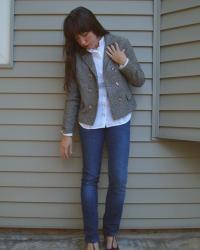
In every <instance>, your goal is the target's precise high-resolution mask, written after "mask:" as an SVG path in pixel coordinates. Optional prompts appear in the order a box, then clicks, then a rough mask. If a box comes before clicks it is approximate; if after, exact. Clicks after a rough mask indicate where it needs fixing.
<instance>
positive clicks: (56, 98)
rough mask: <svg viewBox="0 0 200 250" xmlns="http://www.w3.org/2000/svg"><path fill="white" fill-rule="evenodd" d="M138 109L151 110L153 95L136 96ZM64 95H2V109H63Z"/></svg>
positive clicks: (0, 104) (0, 101) (0, 102)
mask: <svg viewBox="0 0 200 250" xmlns="http://www.w3.org/2000/svg"><path fill="white" fill-rule="evenodd" d="M135 99H136V102H137V109H142V110H151V95H139V96H138V95H135ZM64 100H65V95H64V94H40V95H39V94H2V95H1V98H0V107H1V109H2V108H3V109H63V108H64Z"/></svg>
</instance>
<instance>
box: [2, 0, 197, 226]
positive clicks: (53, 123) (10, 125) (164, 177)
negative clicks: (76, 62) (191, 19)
mask: <svg viewBox="0 0 200 250" xmlns="http://www.w3.org/2000/svg"><path fill="white" fill-rule="evenodd" d="M105 4H106V5H107V7H106V8H105ZM80 5H82V6H85V7H88V8H90V9H91V10H92V11H93V12H94V13H95V14H97V18H98V19H99V20H100V21H101V23H102V24H103V25H104V26H105V28H107V29H108V30H110V31H111V32H113V33H115V34H118V35H121V36H125V37H127V38H128V39H129V40H130V41H131V43H132V45H133V46H134V49H135V52H136V56H137V58H138V60H139V62H140V63H141V66H142V68H143V70H144V72H145V77H146V82H145V84H144V86H142V87H141V88H135V96H136V101H137V104H138V106H137V110H136V111H135V112H134V114H133V118H132V120H131V138H130V157H129V176H128V183H127V194H126V200H125V205H124V211H123V216H122V221H121V228H126V229H128V228H178V227H199V225H200V209H199V208H200V192H199V188H200V168H199V165H200V159H199V149H198V147H197V144H196V143H193V142H185V141H170V140H166V139H165V140H158V139H153V138H152V136H151V128H152V109H153V108H154V107H152V93H153V87H152V81H153V79H152V77H153V76H152V70H153V62H152V54H153V48H154V46H156V45H155V44H153V42H152V41H153V30H154V26H153V14H154V13H153V5H154V2H153V1H151V0H148V1H139V0H138V1H111V0H109V1H102V0H101V1H100V0H97V1H61V0H58V1H51V0H41V1H38V0H28V1H23V0H16V1H15V23H14V27H15V32H14V65H13V68H12V69H0V95H1V98H0V162H1V164H0V206H1V209H0V226H1V227H29V228H30V227H33V228H34V227H37V228H38V227H40V228H70V229H72V228H82V226H83V225H82V216H81V207H80V195H79V189H80V183H81V182H80V180H81V148H80V143H79V138H75V140H74V145H73V148H74V153H73V156H72V158H71V159H70V160H62V159H61V158H60V155H59V143H60V139H61V134H60V128H61V123H62V115H63V108H64V100H65V94H64V91H63V76H64V64H63V58H62V43H63V36H62V22H63V20H64V17H65V16H66V14H67V13H69V11H70V10H71V9H73V8H75V7H77V6H80ZM107 185H108V179H107V152H106V150H105V149H104V159H103V163H102V172H101V176H100V183H99V226H100V228H101V227H102V216H103V212H104V202H105V196H106V188H107Z"/></svg>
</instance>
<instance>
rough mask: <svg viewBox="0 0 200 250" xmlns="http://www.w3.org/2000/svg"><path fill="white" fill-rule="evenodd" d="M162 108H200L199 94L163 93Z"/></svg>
mask: <svg viewBox="0 0 200 250" xmlns="http://www.w3.org/2000/svg"><path fill="white" fill-rule="evenodd" d="M186 103H187V105H185V104H186ZM160 110H161V111H162V110H183V111H184V110H200V98H199V94H187V95H178V94H174V95H162V96H161V99H160Z"/></svg>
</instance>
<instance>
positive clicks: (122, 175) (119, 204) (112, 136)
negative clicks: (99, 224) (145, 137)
mask: <svg viewBox="0 0 200 250" xmlns="http://www.w3.org/2000/svg"><path fill="white" fill-rule="evenodd" d="M105 141H106V145H107V149H108V178H109V186H108V192H107V196H106V206H105V213H104V216H103V233H104V235H105V236H113V235H116V234H117V233H118V231H119V226H120V220H121V216H122V210H123V204H124V200H125V190H126V183H127V175H128V157H129V148H130V121H129V122H127V123H125V124H122V125H119V126H114V127H109V128H106V130H105Z"/></svg>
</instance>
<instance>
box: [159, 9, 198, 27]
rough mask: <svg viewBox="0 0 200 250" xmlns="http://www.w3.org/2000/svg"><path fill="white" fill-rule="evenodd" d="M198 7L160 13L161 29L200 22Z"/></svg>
mask: <svg viewBox="0 0 200 250" xmlns="http://www.w3.org/2000/svg"><path fill="white" fill-rule="evenodd" d="M199 13H200V7H198V6H195V7H194V8H190V9H183V10H181V11H178V12H173V13H168V14H165V15H162V22H161V30H162V31H163V30H166V29H171V28H176V27H181V26H185V25H192V24H198V23H200V15H199Z"/></svg>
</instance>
